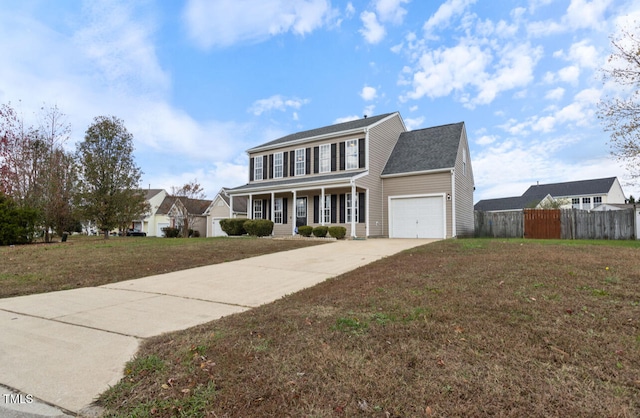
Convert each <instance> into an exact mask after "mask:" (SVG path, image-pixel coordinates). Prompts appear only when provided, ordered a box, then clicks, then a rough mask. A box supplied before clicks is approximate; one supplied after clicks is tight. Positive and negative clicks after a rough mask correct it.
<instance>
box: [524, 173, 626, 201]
mask: <svg viewBox="0 0 640 418" xmlns="http://www.w3.org/2000/svg"><path fill="white" fill-rule="evenodd" d="M615 180H616V177H607V178H603V179H592V180H580V181H569V182H565V183H552V184H538V185H533V186H531V187H529V188H528V189H527V191H526V192H524V194H523V195H522V196H542V197H544V196H546V195H548V194H550V195H551V196H553V197H561V196H582V195H589V194H591V195H594V194H605V193H608V192H609V190H611V186H613V182H614V181H615Z"/></svg>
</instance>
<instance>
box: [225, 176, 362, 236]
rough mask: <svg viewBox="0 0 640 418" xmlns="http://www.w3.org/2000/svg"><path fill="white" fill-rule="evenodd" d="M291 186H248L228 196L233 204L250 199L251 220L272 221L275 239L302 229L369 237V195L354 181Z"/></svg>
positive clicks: (346, 180) (248, 215)
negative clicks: (342, 231) (326, 228)
mask: <svg viewBox="0 0 640 418" xmlns="http://www.w3.org/2000/svg"><path fill="white" fill-rule="evenodd" d="M271 183H275V182H271ZM281 186H284V185H281ZM289 186H290V187H286V188H285V187H276V185H274V184H271V185H255V184H248V185H246V186H241V187H239V188H237V189H233V191H232V192H230V193H229V195H230V198H231V202H233V199H238V198H246V199H247V201H248V202H247V208H248V209H247V218H248V219H269V220H271V221H272V222H273V223H274V227H273V235H274V236H284V235H296V234H297V232H298V227H300V226H302V225H309V226H312V227H316V226H319V225H324V226H344V227H345V228H346V231H347V234H346V236H348V237H352V238H356V237H366V236H367V223H366V218H367V216H366V208H367V206H368V205H367V199H368V193H367V190H366V189H365V188H363V187H358V186H357V185H356V182H355V181H354V180H353V179H352V178H348V179H345V180H342V181H338V182H332V183H331V184H320V185H309V184H306V185H299V186H297V187H291V185H289Z"/></svg>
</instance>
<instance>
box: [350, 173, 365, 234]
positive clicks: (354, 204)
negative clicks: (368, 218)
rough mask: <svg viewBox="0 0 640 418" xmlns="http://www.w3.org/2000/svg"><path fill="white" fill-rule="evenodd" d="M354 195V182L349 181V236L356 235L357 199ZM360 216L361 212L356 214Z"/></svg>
mask: <svg viewBox="0 0 640 418" xmlns="http://www.w3.org/2000/svg"><path fill="white" fill-rule="evenodd" d="M357 196H358V195H356V184H355V183H351V237H352V238H355V237H356V207H357V202H356V199H357ZM360 216H362V214H360V213H359V214H358V217H360Z"/></svg>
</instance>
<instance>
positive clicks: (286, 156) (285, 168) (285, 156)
mask: <svg viewBox="0 0 640 418" xmlns="http://www.w3.org/2000/svg"><path fill="white" fill-rule="evenodd" d="M288 159H289V153H288V152H283V153H282V177H287V176H289V170H288V169H289V166H288V165H287V160H288Z"/></svg>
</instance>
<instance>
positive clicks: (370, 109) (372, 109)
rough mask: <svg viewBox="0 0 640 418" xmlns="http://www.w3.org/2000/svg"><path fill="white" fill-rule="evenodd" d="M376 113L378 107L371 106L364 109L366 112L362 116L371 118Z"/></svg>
mask: <svg viewBox="0 0 640 418" xmlns="http://www.w3.org/2000/svg"><path fill="white" fill-rule="evenodd" d="M375 111H376V105H373V104H370V105H368V106H366V107H365V108H364V110H363V111H362V114H363V115H367V116H371V115H373V114H374V113H375Z"/></svg>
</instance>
